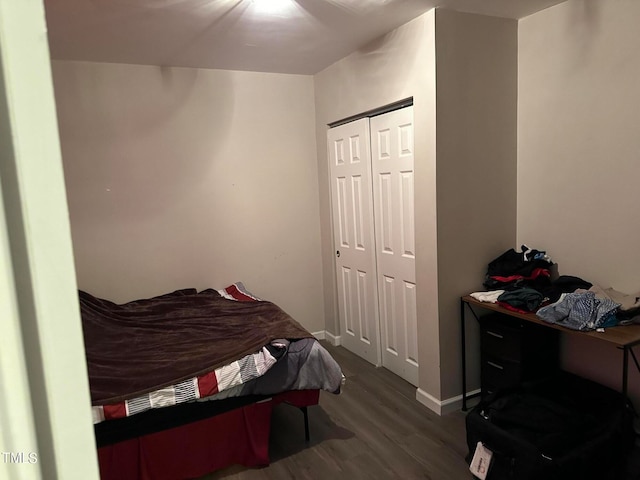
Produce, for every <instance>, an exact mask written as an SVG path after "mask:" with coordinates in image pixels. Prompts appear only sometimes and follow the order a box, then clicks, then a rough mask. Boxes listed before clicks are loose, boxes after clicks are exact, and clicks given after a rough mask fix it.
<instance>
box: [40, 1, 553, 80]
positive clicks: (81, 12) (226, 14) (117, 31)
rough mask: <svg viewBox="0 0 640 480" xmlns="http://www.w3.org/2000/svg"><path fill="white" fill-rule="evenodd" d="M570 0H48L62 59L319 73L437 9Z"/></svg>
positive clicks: (530, 9) (519, 10) (525, 8)
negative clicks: (382, 36)
mask: <svg viewBox="0 0 640 480" xmlns="http://www.w3.org/2000/svg"><path fill="white" fill-rule="evenodd" d="M563 1H564V0H45V2H44V3H45V8H46V14H47V24H48V30H49V46H50V50H51V57H52V58H54V59H58V60H80V61H90V62H111V63H132V64H142V65H160V66H177V67H198V68H216V69H225V70H251V71H260V72H278V73H294V74H315V73H317V72H319V71H321V70H323V69H324V68H326V67H328V66H329V65H331V64H332V63H334V62H336V61H337V60H339V59H341V58H343V57H344V56H346V55H348V54H349V53H351V52H353V51H355V50H357V49H358V48H360V47H362V46H364V45H366V44H367V43H369V42H370V41H372V40H374V39H375V38H377V37H379V36H380V35H383V34H385V33H387V32H389V31H391V30H393V29H395V28H396V27H398V26H400V25H402V24H404V23H406V22H408V21H409V20H411V19H413V18H415V17H417V16H419V15H421V14H422V13H424V12H426V11H427V10H430V9H432V8H434V7H442V8H450V9H454V10H460V11H466V12H472V13H480V14H486V15H493V16H501V17H509V18H522V17H525V16H527V15H530V14H532V13H535V12H536V11H539V10H542V9H544V8H547V7H549V6H551V5H555V4H558V3H562V2H563Z"/></svg>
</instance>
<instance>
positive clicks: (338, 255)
mask: <svg viewBox="0 0 640 480" xmlns="http://www.w3.org/2000/svg"><path fill="white" fill-rule="evenodd" d="M336 257H338V258H340V250H336Z"/></svg>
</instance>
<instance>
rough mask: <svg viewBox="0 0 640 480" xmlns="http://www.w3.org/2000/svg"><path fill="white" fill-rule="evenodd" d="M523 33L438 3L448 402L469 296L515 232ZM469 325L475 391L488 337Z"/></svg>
mask: <svg viewBox="0 0 640 480" xmlns="http://www.w3.org/2000/svg"><path fill="white" fill-rule="evenodd" d="M517 39H518V24H517V22H516V21H515V20H512V19H506V18H498V17H489V16H485V15H475V14H469V13H461V12H454V11H448V10H443V9H438V10H436V72H437V77H436V78H437V85H438V88H437V116H436V121H437V127H436V130H437V169H436V171H437V190H438V194H437V202H438V203H437V208H438V295H439V300H438V306H439V318H440V345H441V354H440V370H441V372H440V375H441V378H442V380H441V384H442V393H441V397H440V398H442V399H443V400H445V401H447V400H449V401H450V400H451V399H452V398H455V397H456V396H457V395H459V393H460V392H461V386H462V385H461V381H460V377H461V372H462V370H461V359H460V350H459V347H458V345H459V342H460V321H459V318H460V296H462V295H466V294H468V293H469V292H473V291H477V290H481V289H482V288H483V287H482V282H483V280H484V276H485V273H486V271H487V263H488V262H489V261H491V260H492V259H493V258H495V257H497V256H498V255H499V254H501V253H502V252H504V251H505V250H507V249H508V248H511V247H513V246H514V242H515V237H516V153H517V148H516V135H517V131H516V118H517V113H516V106H517V73H518V64H517V61H518V55H517V54H518V47H517ZM467 316H468V317H471V315H469V314H467ZM466 326H467V329H466V330H465V333H466V334H467V335H468V336H467V346H468V347H469V348H468V349H467V353H468V355H469V356H468V358H469V362H468V368H467V372H468V374H469V381H468V388H469V389H470V390H474V389H475V388H478V387H479V368H478V367H479V361H476V360H479V351H478V348H477V347H478V345H479V336H478V331H477V323H476V322H474V321H473V320H471V321H468V322H467V323H466ZM470 390H468V391H470Z"/></svg>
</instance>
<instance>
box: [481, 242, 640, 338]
mask: <svg viewBox="0 0 640 480" xmlns="http://www.w3.org/2000/svg"><path fill="white" fill-rule="evenodd" d="M520 248H521V251H520V252H516V251H515V250H514V249H509V250H507V251H506V252H505V253H503V254H502V255H500V256H499V257H497V258H496V259H495V260H492V261H491V262H490V263H489V265H488V267H487V273H486V276H485V280H484V283H483V285H484V287H485V288H487V291H484V292H474V293H472V294H471V296H472V297H474V298H476V299H477V300H479V301H482V302H490V303H496V304H498V305H500V306H501V307H503V308H506V309H508V310H513V311H517V312H522V313H532V312H535V313H536V315H538V317H540V318H541V319H542V320H544V321H546V322H549V323H556V324H558V325H562V326H565V327H567V328H571V329H574V330H582V331H586V330H596V329H602V328H606V327H610V326H614V325H621V324H622V325H624V324H630V323H640V292H638V293H636V294H632V295H627V294H624V293H622V292H618V291H616V290H613V289H612V288H607V289H603V288H601V287H599V286H597V285H593V284H592V283H590V282H588V281H586V280H583V279H581V278H579V277H574V276H570V275H562V276H559V277H557V278H555V279H553V280H552V269H553V267H554V263H553V262H552V260H551V258H550V257H549V256H548V255H547V253H546V251H543V250H536V249H530V248H529V247H527V246H526V245H522V246H521V247H520Z"/></svg>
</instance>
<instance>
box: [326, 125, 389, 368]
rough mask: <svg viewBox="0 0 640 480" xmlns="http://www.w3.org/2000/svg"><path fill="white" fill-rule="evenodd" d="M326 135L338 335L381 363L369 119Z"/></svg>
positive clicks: (347, 345) (369, 357)
mask: <svg viewBox="0 0 640 480" xmlns="http://www.w3.org/2000/svg"><path fill="white" fill-rule="evenodd" d="M327 138H328V151H329V173H330V176H331V205H332V215H333V216H332V218H333V232H334V245H335V247H336V252H335V262H336V263H335V265H336V273H337V278H336V280H337V284H338V305H339V311H338V314H339V316H340V332H341V339H340V341H341V343H342V345H343V346H344V347H345V348H347V349H349V350H351V351H352V352H354V353H356V354H357V355H359V356H361V357H362V358H364V359H366V360H368V361H369V362H371V363H373V364H374V365H380V362H381V359H380V358H381V357H380V336H379V329H380V327H379V315H378V295H377V284H376V277H377V274H376V261H375V256H376V252H375V237H374V228H373V218H374V216H373V193H372V183H371V148H370V144H371V139H370V135H369V119H368V118H364V119H361V120H358V121H355V122H351V123H348V124H345V125H341V126H339V127H335V128H332V129H330V130H329V132H328V137H327Z"/></svg>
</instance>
